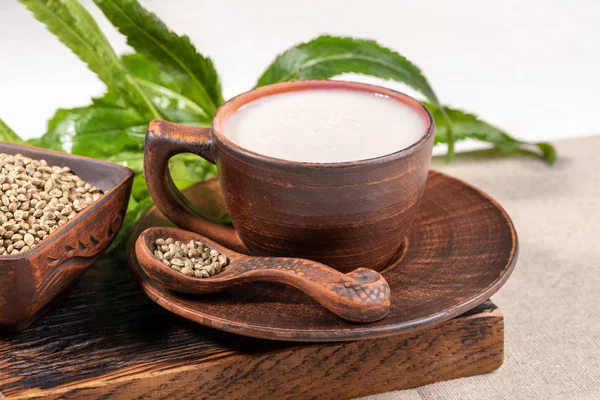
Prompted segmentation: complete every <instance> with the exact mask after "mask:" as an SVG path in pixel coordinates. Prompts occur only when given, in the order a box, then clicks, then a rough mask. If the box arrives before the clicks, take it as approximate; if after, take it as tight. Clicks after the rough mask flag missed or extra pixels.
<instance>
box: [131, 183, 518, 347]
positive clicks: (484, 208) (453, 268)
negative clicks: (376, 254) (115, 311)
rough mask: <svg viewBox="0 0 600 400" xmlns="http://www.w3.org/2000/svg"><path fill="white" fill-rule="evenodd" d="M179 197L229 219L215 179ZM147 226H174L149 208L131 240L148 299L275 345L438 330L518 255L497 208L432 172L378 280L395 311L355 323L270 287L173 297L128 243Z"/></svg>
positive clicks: (504, 274) (491, 287)
mask: <svg viewBox="0 0 600 400" xmlns="http://www.w3.org/2000/svg"><path fill="white" fill-rule="evenodd" d="M185 193H186V195H187V197H188V198H189V199H190V200H191V201H192V202H193V203H195V204H197V205H198V206H199V207H200V208H201V209H203V210H205V211H207V212H210V213H212V214H213V215H221V214H222V213H223V212H225V207H224V202H223V198H222V196H221V191H220V187H219V182H218V180H216V179H210V180H207V181H204V182H202V183H199V184H197V185H195V186H193V187H191V188H189V189H187V190H186V192H185ZM151 226H172V224H171V223H170V222H169V221H167V220H166V219H165V218H164V217H163V216H162V215H161V214H160V212H159V211H158V210H157V209H156V208H152V209H151V210H150V211H149V212H148V213H147V214H146V215H145V216H144V218H143V219H142V220H140V222H139V224H138V225H137V226H136V228H135V231H134V234H133V235H132V238H131V242H130V251H129V255H128V259H129V265H130V270H131V273H132V275H133V277H134V278H135V280H136V281H137V282H138V284H139V285H140V287H141V288H142V290H143V291H144V292H145V293H146V295H148V296H149V297H150V298H151V299H152V300H153V301H155V302H156V303H158V304H159V305H161V306H162V307H164V308H166V309H167V310H170V311H172V312H174V313H175V314H178V315H180V316H182V317H184V318H187V319H189V320H192V321H195V322H197V323H199V324H202V325H206V326H209V327H212V328H215V329H221V330H224V331H228V332H233V333H238V334H241V335H247V336H253V337H258V338H265V339H276V340H292V341H308V342H310V341H312V342H322V341H341V340H355V339H366V338H374V337H382V336H388V335H394V334H398V333H405V332H408V331H413V330H418V329H423V328H426V327H429V326H432V325H437V324H439V323H442V322H444V321H446V320H448V319H450V318H452V317H455V316H457V315H459V314H461V313H463V312H466V311H468V310H470V309H472V308H473V307H475V306H477V305H479V304H481V303H482V302H484V301H485V300H486V299H488V298H489V297H490V296H491V295H492V294H494V293H495V292H496V291H498V289H499V288H500V287H501V286H502V285H503V284H504V283H505V282H506V280H507V279H508V277H509V276H510V274H511V272H512V270H513V268H514V266H515V263H516V260H517V249H518V245H517V235H516V233H515V229H514V226H513V224H512V222H511V220H510V218H509V217H508V215H507V214H506V212H505V211H504V210H503V209H502V207H501V206H500V205H498V203H496V202H495V201H494V200H492V199H491V198H490V197H489V196H487V195H486V194H485V193H483V192H481V191H479V190H477V189H475V188H473V187H472V186H469V185H467V184H466V183H464V182H462V181H460V180H458V179H455V178H452V177H450V176H447V175H445V174H442V173H440V172H437V171H431V172H430V173H429V178H428V182H427V187H426V189H425V193H424V195H423V198H422V199H421V204H420V207H419V212H418V214H417V217H416V218H415V221H414V222H413V225H412V228H411V231H410V233H409V234H408V236H407V237H406V239H405V241H404V244H403V246H402V247H401V249H400V250H399V252H398V254H397V256H396V257H395V259H394V260H393V261H392V262H391V263H390V265H389V266H388V267H387V268H386V269H385V270H384V271H383V272H382V273H383V275H384V277H385V278H386V280H387V281H388V283H389V285H390V288H391V291H392V308H391V311H390V313H389V315H388V316H387V317H386V318H384V319H383V320H381V321H378V322H375V323H371V324H355V323H350V322H346V321H344V320H342V319H340V318H338V317H336V316H335V315H333V314H332V313H330V312H329V311H327V310H326V309H324V308H322V307H321V306H320V305H319V304H317V303H316V302H315V301H313V300H312V299H311V298H309V297H307V296H305V295H304V294H302V293H301V292H299V291H296V290H294V289H292V288H288V287H284V286H279V285H274V284H254V285H246V286H240V287H237V288H234V289H230V290H227V291H223V292H220V293H217V294H214V295H206V296H192V295H184V294H180V293H176V292H171V291H169V290H167V289H165V288H163V287H162V286H161V285H159V284H158V283H156V282H153V281H152V280H150V279H149V278H148V277H147V276H146V275H145V274H144V273H143V272H142V271H141V270H140V268H139V265H138V263H137V260H136V259H135V252H134V251H131V250H132V246H131V243H135V239H137V236H138V235H139V233H140V232H142V231H143V230H144V229H146V228H148V227H151ZM231 229H233V228H231Z"/></svg>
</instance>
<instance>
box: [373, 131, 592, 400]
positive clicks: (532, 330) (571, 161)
mask: <svg viewBox="0 0 600 400" xmlns="http://www.w3.org/2000/svg"><path fill="white" fill-rule="evenodd" d="M556 147H557V150H558V155H559V159H558V160H557V162H556V164H555V165H554V166H552V167H549V166H548V165H546V164H544V163H542V162H540V161H539V160H536V159H534V158H530V157H498V158H489V157H485V156H482V155H476V154H473V155H459V156H458V157H457V159H456V160H455V161H454V162H453V163H451V164H449V165H445V164H443V163H442V162H439V161H438V160H434V162H433V165H432V168H436V169H439V170H440V171H442V172H445V173H447V174H450V175H452V176H456V177H458V178H460V179H462V180H464V181H465V182H468V183H470V184H472V185H474V186H475V187H478V188H480V189H482V190H483V191H485V192H487V193H488V194H489V195H490V196H492V197H493V198H494V199H496V200H497V201H498V202H499V203H500V204H501V205H502V206H503V207H504V208H505V209H506V210H507V211H508V214H509V215H510V217H511V218H512V220H513V222H514V223H515V226H516V229H517V234H518V237H519V244H520V255H519V260H518V263H517V266H516V268H515V270H514V272H513V274H512V276H511V278H510V279H509V280H508V282H507V283H506V285H505V286H504V287H503V288H501V289H500V291H499V292H498V293H497V294H496V295H494V296H493V297H492V299H493V301H494V303H496V305H497V306H498V307H499V308H500V309H501V310H502V312H503V313H504V318H505V359H504V364H503V365H502V366H501V367H500V368H499V369H498V370H496V371H495V372H493V373H491V374H486V375H478V376H474V377H469V378H462V379H457V380H452V381H446V382H438V383H434V384H431V385H426V386H422V387H420V388H415V389H407V390H401V391H395V392H389V393H383V394H379V395H374V396H367V397H363V398H362V399H361V400H400V399H402V400H430V399H431V400H434V399H436V400H437V399H444V400H454V399H460V400H469V399H473V400H481V399H511V400H518V399H552V400H560V399H565V400H577V399H585V400H588V399H590V400H593V399H599V400H600V136H594V137H588V138H580V139H573V140H567V141H562V142H557V143H556ZM390 368H394V366H393V365H390Z"/></svg>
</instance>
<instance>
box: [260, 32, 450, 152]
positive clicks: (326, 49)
mask: <svg viewBox="0 0 600 400" xmlns="http://www.w3.org/2000/svg"><path fill="white" fill-rule="evenodd" d="M348 72H353V73H359V74H364V75H371V76H375V77H378V78H383V79H391V80H394V81H397V82H402V83H405V84H407V85H409V86H410V87H412V88H413V89H415V90H417V91H419V92H420V93H421V94H423V95H424V96H425V97H426V98H427V99H429V101H431V102H432V103H433V104H436V105H438V106H439V105H440V103H439V101H438V98H437V96H436V94H435V92H434V91H433V88H432V87H431V85H430V84H429V82H428V81H427V78H425V76H424V75H423V74H422V73H421V70H420V69H419V68H417V67H416V66H415V65H414V64H413V63H411V62H410V61H409V60H407V59H406V58H405V57H403V56H401V55H400V54H398V53H396V52H395V51H392V50H390V49H388V48H386V47H383V46H381V45H379V44H378V43H377V42H375V41H373V40H363V39H355V38H351V37H334V36H320V37H318V38H316V39H313V40H311V41H310V42H306V43H301V44H298V45H296V46H293V47H291V48H290V49H288V50H286V51H285V52H283V53H282V54H280V55H279V56H277V58H276V59H275V60H274V61H273V63H272V64H271V65H270V66H269V67H268V68H267V70H266V71H265V72H264V73H263V75H262V76H261V77H260V78H259V80H258V83H257V84H256V86H264V85H269V84H272V83H277V82H288V81H295V80H310V79H328V78H332V77H334V76H336V75H340V74H343V73H348ZM442 118H444V115H443V112H442ZM449 127H450V129H449V131H448V138H449V141H448V142H449V143H448V144H449V146H448V160H450V159H451V158H452V155H453V153H454V140H453V135H452V129H451V126H449Z"/></svg>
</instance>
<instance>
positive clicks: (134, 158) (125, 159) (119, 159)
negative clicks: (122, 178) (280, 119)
mask: <svg viewBox="0 0 600 400" xmlns="http://www.w3.org/2000/svg"><path fill="white" fill-rule="evenodd" d="M108 161H110V162H114V163H117V164H121V165H124V166H125V167H129V168H131V169H132V170H134V171H135V172H136V173H141V172H143V171H144V152H143V150H141V149H140V150H138V151H121V152H119V153H118V154H115V155H113V156H110V157H109V158H108Z"/></svg>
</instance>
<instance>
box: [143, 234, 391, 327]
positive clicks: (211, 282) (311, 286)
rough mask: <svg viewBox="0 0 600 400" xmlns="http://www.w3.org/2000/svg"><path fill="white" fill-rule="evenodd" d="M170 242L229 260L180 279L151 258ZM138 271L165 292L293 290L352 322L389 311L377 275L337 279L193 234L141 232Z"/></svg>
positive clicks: (311, 265) (360, 272) (320, 269)
mask: <svg viewBox="0 0 600 400" xmlns="http://www.w3.org/2000/svg"><path fill="white" fill-rule="evenodd" d="M159 238H163V239H164V238H173V239H174V240H176V241H180V242H182V243H189V242H190V241H192V240H197V241H200V242H202V243H204V244H205V245H206V246H208V247H209V248H210V249H214V250H216V251H218V252H219V253H220V254H223V255H224V256H226V257H227V259H228V260H229V264H228V265H227V266H226V267H225V269H224V270H223V271H222V272H221V273H219V274H217V275H213V276H211V277H207V278H202V279H199V278H196V277H189V276H185V275H183V274H182V273H181V272H178V271H175V270H173V269H171V268H170V267H168V266H166V265H165V264H163V263H162V262H161V261H160V260H157V259H156V258H155V257H154V254H153V251H154V243H155V242H156V240H157V239H159ZM135 255H136V258H137V260H138V265H139V266H140V268H141V269H142V270H143V271H144V273H145V274H146V275H148V276H149V277H150V278H151V279H152V280H154V281H156V282H158V283H160V284H161V285H163V286H164V287H165V288H167V289H169V290H174V291H177V292H182V293H189V294H209V293H216V292H220V291H222V290H225V289H229V288H232V287H235V286H240V285H243V284H248V283H253V282H274V283H281V284H284V285H288V286H291V287H294V288H296V289H298V290H300V291H302V292H304V293H305V294H307V295H309V296H310V297H312V298H313V299H314V300H315V301H316V302H318V303H319V304H321V305H322V306H323V307H325V308H327V309H328V310H329V311H331V312H332V313H334V314H335V315H337V316H338V317H340V318H343V319H346V320H348V321H352V322H358V323H368V322H375V321H379V320H380V319H382V318H384V317H385V316H386V315H387V314H388V313H389V311H390V297H391V293H390V287H389V285H388V283H387V281H386V280H385V278H384V277H383V276H381V274H379V273H378V272H376V271H373V270H371V269H367V268H358V269H355V270H354V271H352V272H349V273H347V274H342V273H341V272H339V271H336V270H335V269H333V268H330V267H328V266H326V265H324V264H320V263H318V262H316V261H310V260H302V259H299V258H284V257H256V256H248V255H244V254H240V253H236V252H235V251H233V250H230V249H227V248H225V247H223V246H220V245H219V244H217V243H215V242H213V241H212V240H210V239H208V238H206V237H204V236H202V235H199V234H197V233H194V232H190V231H184V230H183V229H179V228H165V227H156V228H148V229H146V230H145V231H144V232H142V233H141V234H140V235H139V237H138V239H137V241H136V243H135Z"/></svg>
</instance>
